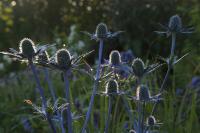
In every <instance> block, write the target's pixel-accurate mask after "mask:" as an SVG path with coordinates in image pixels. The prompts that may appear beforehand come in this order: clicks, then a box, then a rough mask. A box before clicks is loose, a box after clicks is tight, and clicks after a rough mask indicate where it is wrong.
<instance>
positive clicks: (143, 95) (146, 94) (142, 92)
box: [131, 85, 162, 102]
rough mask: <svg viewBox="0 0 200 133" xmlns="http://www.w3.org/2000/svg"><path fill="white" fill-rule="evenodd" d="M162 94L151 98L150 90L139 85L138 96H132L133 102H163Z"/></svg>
mask: <svg viewBox="0 0 200 133" xmlns="http://www.w3.org/2000/svg"><path fill="white" fill-rule="evenodd" d="M160 96H161V94H157V95H155V96H151V94H150V91H149V88H148V87H147V86H145V85H139V86H138V87H137V90H136V96H132V97H131V98H132V100H135V101H138V102H156V101H160V100H162V98H160Z"/></svg>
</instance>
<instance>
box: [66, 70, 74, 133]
mask: <svg viewBox="0 0 200 133" xmlns="http://www.w3.org/2000/svg"><path fill="white" fill-rule="evenodd" d="M68 72H69V71H66V72H64V81H65V94H66V99H67V103H69V105H68V107H67V126H68V133H73V130H72V115H71V107H70V106H71V105H70V91H69V79H68Z"/></svg>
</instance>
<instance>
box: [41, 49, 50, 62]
mask: <svg viewBox="0 0 200 133" xmlns="http://www.w3.org/2000/svg"><path fill="white" fill-rule="evenodd" d="M48 61H49V54H48V53H47V51H45V52H43V53H41V54H39V55H38V62H39V63H47V62H48Z"/></svg>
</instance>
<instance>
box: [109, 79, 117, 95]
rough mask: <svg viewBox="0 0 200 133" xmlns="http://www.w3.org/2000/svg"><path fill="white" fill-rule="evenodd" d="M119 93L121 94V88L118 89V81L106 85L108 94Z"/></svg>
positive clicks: (111, 81)
mask: <svg viewBox="0 0 200 133" xmlns="http://www.w3.org/2000/svg"><path fill="white" fill-rule="evenodd" d="M118 92H119V87H118V83H117V81H116V80H110V81H109V82H108V83H107V84H106V93H108V94H112V93H118Z"/></svg>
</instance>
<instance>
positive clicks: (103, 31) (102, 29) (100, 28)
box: [96, 23, 108, 39]
mask: <svg viewBox="0 0 200 133" xmlns="http://www.w3.org/2000/svg"><path fill="white" fill-rule="evenodd" d="M107 33H108V28H107V25H106V24H104V23H99V24H98V25H97V27H96V35H97V38H99V39H104V38H106V37H107Z"/></svg>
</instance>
